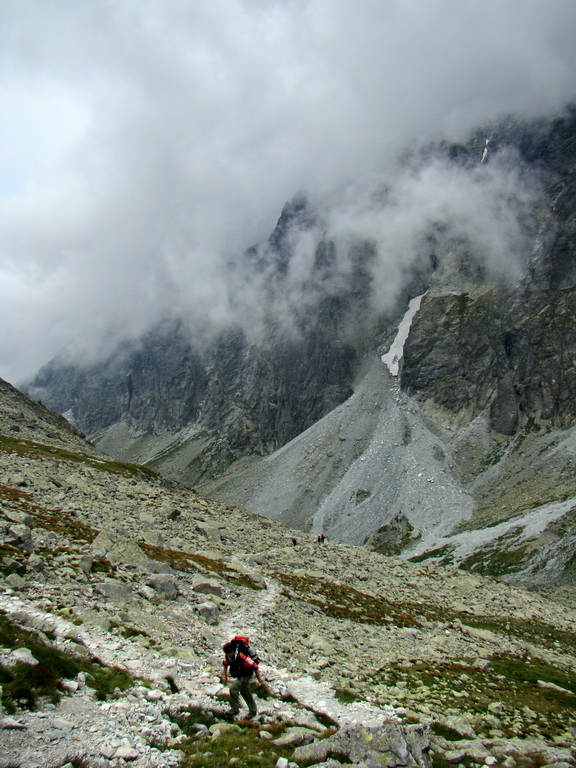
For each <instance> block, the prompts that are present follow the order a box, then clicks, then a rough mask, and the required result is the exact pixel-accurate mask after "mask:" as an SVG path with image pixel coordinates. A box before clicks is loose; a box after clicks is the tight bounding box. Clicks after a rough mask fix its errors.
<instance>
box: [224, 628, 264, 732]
mask: <svg viewBox="0 0 576 768" xmlns="http://www.w3.org/2000/svg"><path fill="white" fill-rule="evenodd" d="M223 651H224V654H225V656H224V661H223V664H224V672H223V673H222V682H223V683H224V685H226V684H227V683H228V674H230V676H231V677H232V678H234V679H233V680H231V681H230V686H229V689H230V711H231V714H232V715H234V716H236V715H237V714H238V713H239V712H240V696H242V698H243V699H244V701H245V702H246V704H247V706H248V716H249V717H250V718H254V717H256V715H257V714H258V709H257V707H256V701H255V700H254V696H253V695H252V692H251V691H250V680H251V679H252V675H254V674H255V675H256V679H257V680H258V682H259V683H260V685H264V680H263V679H262V675H261V674H260V671H259V669H258V664H259V661H260V659H259V658H258V654H257V653H256V651H254V650H253V649H252V648H251V647H250V641H249V639H248V638H247V637H241V636H240V635H236V637H233V638H232V640H231V641H230V642H229V643H226V644H225V645H224V646H223Z"/></svg>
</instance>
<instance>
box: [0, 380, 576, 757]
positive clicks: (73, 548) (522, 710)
mask: <svg viewBox="0 0 576 768" xmlns="http://www.w3.org/2000/svg"><path fill="white" fill-rule="evenodd" d="M366 395H369V393H366ZM344 407H345V406H344ZM350 407H353V405H351V406H350ZM0 477H1V478H2V479H1V481H0V675H1V678H0V679H1V680H2V689H1V692H0V695H1V699H0V734H1V741H2V759H3V760H4V761H6V764H11V765H14V764H19V765H22V766H30V767H31V766H36V767H37V768H55V766H59V767H60V766H64V765H68V766H69V765H75V764H76V765H88V766H98V768H104V767H106V768H111V767H112V766H114V767H115V768H116V767H117V766H121V765H125V764H130V765H133V766H135V768H151V767H152V766H158V768H160V767H161V766H164V767H165V768H168V767H170V766H174V767H176V766H180V768H186V766H192V765H203V766H210V765H214V766H216V765H221V764H226V765H228V764H230V761H231V760H236V759H237V758H236V757H232V758H231V757H230V755H236V754H237V755H241V757H240V761H241V763H242V764H244V765H259V766H262V768H272V766H278V767H279V766H288V764H290V765H291V766H294V767H295V768H296V766H301V768H304V767H305V766H311V765H316V766H318V768H329V767H330V766H334V765H338V764H347V765H360V766H376V765H389V766H391V765H395V766H418V768H442V767H443V766H445V765H446V764H447V763H455V762H456V761H459V762H461V763H464V764H466V765H470V766H480V765H492V766H496V765H498V766H502V768H514V765H518V766H525V767H526V768H537V766H539V767H541V766H548V765H550V766H552V765H554V766H558V765H565V766H571V765H575V764H576V752H575V750H574V744H575V735H576V717H575V714H574V713H575V712H576V706H575V704H576V611H575V610H574V605H573V603H572V604H570V594H569V592H567V591H564V592H562V591H557V593H556V599H551V598H550V597H546V596H545V595H544V594H539V593H536V592H528V591H525V590H523V589H521V588H518V587H511V586H508V585H506V584H504V583H502V582H499V581H497V580H495V579H493V578H484V577H481V576H476V575H471V574H467V573H464V572H462V571H459V570H457V569H453V568H449V569H446V568H442V567H438V566H436V565H430V564H413V563H408V562H405V561H402V560H399V559H397V558H392V557H385V556H383V555H381V554H378V553H376V552H372V551H369V550H368V549H366V548H356V547H353V546H349V545H343V544H337V543H334V542H332V541H330V540H328V541H327V542H325V544H323V545H321V544H318V543H316V541H315V538H314V537H313V536H310V535H307V534H302V533H299V532H295V531H293V530H290V529H287V528H284V527H283V526H281V525H280V524H278V523H275V522H273V521H270V520H267V519H265V518H262V517H258V516H255V515H252V514H250V513H249V512H246V511H244V510H242V509H240V508H238V507H232V506H227V505H224V504H221V503H217V502H211V501H208V500H206V499H204V498H202V497H201V496H199V495H197V494H196V493H194V492H191V491H190V490H187V489H184V488H182V487H178V486H176V485H175V484H173V483H168V482H167V481H165V480H163V479H162V478H161V477H159V476H158V475H155V474H154V473H152V472H151V471H150V470H148V469H146V468H142V467H138V466H134V465H128V464H123V463H120V462H114V461H111V460H109V459H107V458H106V457H105V456H101V455H98V454H97V452H95V450H94V448H93V446H91V445H89V444H87V443H85V442H84V441H82V440H81V438H79V436H78V435H77V434H76V433H74V432H73V430H71V429H70V428H69V427H68V426H67V425H66V424H65V422H63V420H62V419H61V418H60V417H57V416H56V415H55V414H51V413H50V412H48V411H47V410H46V409H45V408H43V407H42V406H39V405H38V404H36V403H34V402H32V401H31V400H29V399H28V398H26V397H24V396H22V395H20V394H19V393H18V392H17V391H15V390H14V389H13V388H11V387H10V386H9V385H6V384H5V383H4V382H2V381H0ZM292 536H296V537H297V539H298V541H297V544H296V546H293V545H292V544H291V537H292ZM234 634H243V635H249V637H250V638H251V642H252V644H253V646H254V647H255V648H256V649H257V650H258V653H259V655H260V656H261V659H262V663H261V671H262V673H263V675H264V678H265V680H266V688H256V691H255V693H256V698H257V702H258V707H259V717H258V719H257V720H255V721H249V720H244V719H241V720H238V721H236V722H232V721H231V718H230V717H228V716H227V714H226V710H227V703H226V699H227V696H226V692H225V690H224V688H223V686H222V684H221V683H220V681H219V671H220V669H221V646H222V643H223V642H224V641H226V640H228V639H229V638H230V637H231V636H232V635H234ZM236 764H240V763H238V762H236Z"/></svg>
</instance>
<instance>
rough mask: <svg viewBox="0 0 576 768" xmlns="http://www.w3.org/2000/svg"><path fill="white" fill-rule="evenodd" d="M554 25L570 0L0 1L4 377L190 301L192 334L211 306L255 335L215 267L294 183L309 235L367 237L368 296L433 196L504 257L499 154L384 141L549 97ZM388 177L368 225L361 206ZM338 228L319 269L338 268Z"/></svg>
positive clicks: (219, 325)
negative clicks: (452, 160)
mask: <svg viewBox="0 0 576 768" xmlns="http://www.w3.org/2000/svg"><path fill="white" fill-rule="evenodd" d="M575 40H576V10H575V8H574V4H573V3H572V2H571V0H550V2H548V3H547V4H546V6H543V5H542V4H541V3H540V2H537V1H534V2H532V1H529V2H526V0H506V2H505V3H501V2H499V1H498V0H488V2H487V3H486V2H485V3H476V4H474V3H466V4H465V5H462V3H460V2H459V1H458V0H449V2H446V0H413V1H412V2H410V3H398V2H397V3H384V4H382V3H380V2H376V1H374V0H367V2H365V3H363V5H362V8H361V9H359V8H358V7H357V4H355V3H352V2H350V0H343V1H342V2H337V3H333V2H330V1H329V0H295V1H294V0H290V2H287V1H286V0H275V1H274V2H271V3H268V2H261V0H216V2H213V3H211V4H210V5H209V6H204V4H196V3H195V4H189V3H187V2H184V0H176V1H175V2H174V3H170V4H169V5H167V4H166V3H163V2H162V1H161V0H149V2H147V3H146V4H145V5H143V4H142V3H140V2H138V1H137V0H127V2H125V3H122V4H121V5H120V6H117V5H115V4H110V3H107V4H106V6H105V8H104V9H103V8H102V5H101V3H99V2H94V0H87V2H85V3H83V4H82V6H81V7H80V6H78V4H77V3H75V2H73V0H46V1H45V2H44V1H43V2H40V3H39V2H37V0H24V1H23V2H22V3H8V5H6V7H2V8H0V43H1V45H0V48H1V49H2V51H3V55H2V57H1V58H0V89H1V92H2V96H3V104H4V114H3V121H2V142H0V195H1V197H0V322H1V324H2V326H3V327H6V328H9V329H10V332H9V333H6V334H4V335H3V336H2V338H0V361H1V363H2V375H3V376H4V377H5V378H7V379H9V380H10V381H11V382H12V383H14V384H16V385H20V384H21V383H22V382H24V381H25V380H27V379H29V378H31V377H32V376H33V375H34V374H35V373H36V372H37V370H38V369H39V368H40V367H41V365H43V364H44V363H45V362H46V361H47V360H49V359H51V358H52V357H54V356H55V355H56V354H60V353H61V351H62V350H67V351H68V356H69V357H70V359H73V360H75V361H79V360H82V361H83V362H87V363H90V362H96V361H101V360H104V359H105V358H106V357H107V356H108V355H109V354H112V352H113V351H114V350H115V348H116V346H117V345H118V344H119V343H121V342H123V341H128V342H134V341H136V340H137V339H139V338H140V337H141V336H142V335H143V334H145V333H146V332H148V331H150V330H152V329H153V328H155V327H156V326H157V324H158V323H159V322H161V321H163V320H165V319H166V317H169V318H170V317H176V318H180V317H182V316H186V317H188V318H189V319H190V320H191V321H192V324H193V327H194V329H195V330H194V333H195V335H197V334H198V333H199V331H198V330H197V329H198V327H199V326H200V325H201V324H205V326H206V328H207V329H208V330H209V331H210V330H214V329H215V330H216V332H218V331H221V330H224V329H225V328H227V327H228V326H229V325H230V324H231V323H232V324H234V323H239V324H241V326H242V328H243V330H244V332H248V333H251V332H253V333H255V334H257V333H261V332H262V323H261V320H262V317H261V315H262V310H263V309H264V310H265V307H264V303H263V300H262V296H261V293H260V291H259V290H258V289H259V287H261V286H260V285H259V282H260V281H258V280H255V276H254V274H253V271H250V270H248V273H247V275H245V276H246V277H247V280H246V281H242V279H241V277H242V273H243V269H242V265H237V264H236V261H237V258H238V257H239V256H240V255H241V254H242V253H244V252H245V250H246V249H248V248H250V247H251V246H252V245H254V244H258V243H264V242H265V241H266V240H267V238H268V237H269V235H270V233H271V232H272V230H273V228H274V225H275V222H276V221H277V219H278V216H279V214H280V211H281V210H282V207H283V205H284V204H285V202H286V201H287V200H291V199H292V197H293V196H294V194H295V193H296V192H297V191H298V190H304V192H305V193H306V195H307V197H308V204H309V207H310V209H311V211H312V212H313V215H314V216H315V217H316V220H317V227H318V231H316V230H315V229H314V228H313V230H312V231H311V232H308V235H307V237H308V238H310V239H313V240H314V242H316V241H319V239H320V238H321V235H322V233H323V231H324V229H327V230H330V232H331V235H332V236H334V234H335V233H336V232H337V231H338V232H339V234H340V235H341V237H342V238H343V239H348V240H350V238H355V237H357V236H359V237H360V238H361V239H363V238H366V237H367V236H369V237H371V238H374V239H375V240H376V241H378V243H379V245H378V248H379V249H381V248H382V243H383V242H385V243H386V252H385V253H384V252H383V251H381V253H380V255H379V259H378V264H379V265H380V266H379V268H380V271H381V274H382V275H384V276H385V281H380V288H379V290H378V292H377V293H376V294H375V298H377V301H378V303H377V305H376V307H375V309H380V308H381V307H382V306H387V303H388V301H389V299H390V298H391V297H393V296H394V294H395V291H396V289H397V287H398V285H399V284H400V283H401V282H402V273H403V271H404V269H406V268H409V265H410V264H411V263H412V261H413V259H414V256H415V253H416V252H420V250H421V240H420V238H421V233H422V230H423V229H424V230H425V229H426V223H427V221H428V220H434V219H441V220H445V219H446V215H445V210H444V209H445V208H456V209H457V218H458V219H459V220H460V222H463V221H466V220H473V221H474V222H475V228H476V235H478V234H479V233H481V234H482V236H483V239H484V241H485V245H486V241H487V240H488V232H490V231H491V232H493V233H494V241H493V242H492V243H491V245H490V247H489V249H488V248H487V250H490V253H491V258H492V259H493V260H497V259H501V257H502V255H503V253H504V254H506V253H507V252H508V251H510V250H511V249H510V248H509V247H508V245H507V242H508V240H509V239H510V238H512V240H514V232H513V231H511V230H510V225H511V224H512V229H513V221H512V222H511V221H509V220H508V221H507V220H506V217H504V218H502V219H500V217H499V216H498V208H499V207H501V206H498V203H497V197H498V194H500V195H503V196H504V197H507V194H508V193H507V186H508V187H509V186H510V184H512V185H513V186H514V187H515V186H516V180H515V179H514V173H513V172H510V173H508V174H506V173H505V172H504V171H503V169H502V166H500V169H501V170H500V173H499V174H496V175H497V178H494V177H492V173H493V171H492V169H491V167H490V166H487V165H486V166H484V170H485V171H486V173H485V174H483V178H480V176H482V174H477V175H476V177H474V178H473V177H472V176H465V177H464V176H463V175H462V174H461V173H458V172H456V171H455V169H454V166H451V170H450V171H447V169H446V167H445V166H444V165H443V164H440V165H439V164H438V163H432V164H431V165H430V166H429V167H425V168H424V169H422V170H421V171H415V173H410V172H409V171H408V170H407V168H406V167H404V166H402V167H398V165H397V162H396V161H397V157H398V155H399V154H400V153H402V152H405V151H406V149H407V148H411V149H412V151H413V148H414V147H422V145H424V146H426V145H429V144H430V143H433V142H434V143H438V142H441V141H442V140H446V141H448V142H450V143H457V142H465V141H467V137H468V136H469V135H470V132H471V131H473V130H475V129H476V127H477V126H479V125H484V124H489V123H493V122H497V121H500V120H502V119H503V116H506V115H509V114H510V115H523V116H524V117H526V118H534V117H537V116H539V115H550V114H553V113H555V112H556V111H558V110H560V109H562V107H563V105H564V104H565V103H567V102H568V101H570V100H571V99H573V98H574V94H575V93H576V79H575V76H574V65H573V62H574V55H575V50H574V48H575V46H574V41H575ZM489 136H490V132H488V133H486V134H484V133H483V134H482V135H481V136H480V137H479V143H478V147H477V148H475V156H474V159H476V153H477V156H478V159H479V158H480V157H481V156H482V153H483V150H484V142H485V139H486V138H487V137H489ZM494 173H495V171H494ZM440 189H441V193H440ZM511 193H512V194H515V192H514V190H512V192H511ZM386 194H388V195H389V197H390V203H391V205H390V206H389V207H388V209H387V210H388V211H389V212H390V216H389V217H388V220H386V219H385V218H383V217H382V216H381V215H380V212H379V209H380V206H379V205H377V204H376V205H375V198H376V199H382V196H384V195H386ZM495 216H496V221H495V220H494V217H495ZM332 219H333V220H332ZM322 227H323V228H324V229H322ZM384 231H385V232H386V238H383V237H382V234H383V232H384ZM465 234H466V235H467V236H472V235H473V234H474V233H473V232H472V231H471V229H470V227H467V231H466V233H465ZM503 238H504V243H503V240H502V239H503ZM299 241H300V249H301V253H300V257H299V258H294V259H292V261H291V264H292V267H291V270H290V272H291V274H290V276H289V279H288V281H287V282H286V283H285V288H286V293H282V292H279V293H278V294H277V295H276V296H275V300H276V302H277V303H278V306H277V307H276V311H277V313H278V314H279V313H280V311H281V310H282V311H283V314H284V315H287V314H288V315H291V309H292V305H293V303H294V301H295V299H296V294H297V292H298V289H299V282H300V281H301V278H302V277H304V279H305V275H306V274H307V273H308V272H309V261H310V259H312V258H313V252H314V248H313V247H310V243H308V244H307V243H306V236H305V235H304V233H303V234H302V236H301V237H300V236H299ZM348 245H349V243H345V244H343V245H342V246H341V247H340V246H339V252H338V256H339V268H340V271H339V272H338V273H337V276H340V275H343V276H344V277H345V276H346V275H347V274H348V272H349V271H350V269H351V265H350V264H347V263H346V262H347V260H348V256H347V254H350V248H349V247H348ZM515 250H517V249H515ZM340 257H341V258H340ZM504 261H505V262H506V263H509V262H510V259H508V258H505V259H504ZM499 263H500V265H501V264H502V263H503V262H502V260H500V262H499ZM231 264H232V265H233V267H234V268H232V269H231V268H230V265H231ZM238 269H239V270H240V274H238ZM262 277H263V278H264V277H265V276H264V275H263V276H262ZM291 278H294V279H293V280H292V279H291ZM264 282H265V280H264ZM384 283H385V285H386V286H387V288H386V290H385V289H384ZM332 289H333V290H336V291H337V289H338V288H337V285H334V284H333V285H332ZM309 298H310V297H309V296H308V299H309Z"/></svg>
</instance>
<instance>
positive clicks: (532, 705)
mask: <svg viewBox="0 0 576 768" xmlns="http://www.w3.org/2000/svg"><path fill="white" fill-rule="evenodd" d="M370 680H371V682H372V683H376V684H379V685H384V686H388V687H393V686H398V684H399V683H401V684H402V686H403V690H405V691H406V693H407V697H408V698H410V697H411V696H413V695H414V694H418V693H420V692H421V691H425V693H426V701H427V703H429V704H431V703H432V702H433V704H431V705H432V707H433V709H434V710H435V711H436V712H440V713H441V712H444V711H445V710H446V709H449V708H450V707H453V706H454V705H455V703H456V702H457V701H460V702H462V706H463V707H465V709H466V711H467V712H468V713H470V714H472V715H475V716H476V718H477V720H478V722H482V718H483V717H484V716H485V715H486V714H487V713H489V710H488V707H489V706H490V704H492V703H496V702H497V703H499V704H501V705H502V707H503V710H502V713H499V714H498V715H497V717H498V719H499V720H500V721H501V722H502V730H503V731H504V732H505V734H506V736H507V737H508V738H513V737H514V736H516V735H518V734H517V732H516V731H517V729H518V723H521V724H522V726H521V728H522V730H523V733H521V734H520V735H522V736H529V735H530V727H531V726H537V728H538V729H539V731H540V733H542V735H543V736H544V737H545V738H547V739H554V738H555V737H556V736H560V735H562V734H564V733H566V732H567V731H569V730H570V729H571V728H574V727H576V674H575V673H573V672H570V671H567V670H561V669H558V668H557V667H555V666H553V665H551V664H548V663H547V662H545V661H543V660H542V659H539V658H537V657H533V656H529V655H527V654H526V655H524V656H514V655H512V654H507V653H499V654H496V655H494V656H493V657H492V658H491V659H490V666H489V667H488V668H487V669H482V668H480V667H475V666H474V665H473V663H472V661H471V660H466V659H461V660H455V661H446V662H440V661H438V662H432V661H422V660H417V661H412V662H411V663H410V664H406V663H405V662H398V663H395V664H390V665H388V666H387V667H384V668H382V669H381V670H380V671H379V672H377V673H376V674H375V675H374V676H372V677H371V678H370ZM542 683H544V684H546V685H542ZM402 686H401V689H402ZM455 692H458V693H459V694H465V695H463V696H461V698H459V699H457V698H456V697H455ZM382 696H383V703H384V702H385V703H390V699H392V700H393V699H394V698H395V696H396V693H395V691H391V692H390V694H387V693H385V692H384V693H383V694H382ZM530 713H533V714H530ZM447 727H448V726H445V725H443V724H441V723H440V724H435V727H434V731H435V733H437V734H439V735H442V736H444V738H446V739H448V740H458V739H459V738H461V737H459V736H458V735H457V734H456V732H453V733H452V730H453V729H449V730H450V732H451V733H450V734H448V733H444V732H443V731H444V730H445V729H446V728H447ZM490 727H492V726H491V725H490V723H489V722H486V725H485V729H486V730H487V731H488V730H489V728H490Z"/></svg>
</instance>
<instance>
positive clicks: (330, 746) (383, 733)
mask: <svg viewBox="0 0 576 768" xmlns="http://www.w3.org/2000/svg"><path fill="white" fill-rule="evenodd" d="M430 744H431V731H430V729H429V728H428V727H426V726H422V725H416V726H401V725H396V724H395V723H385V724H384V725H382V726H380V727H371V728H365V727H363V726H360V725H350V726H346V727H344V728H342V729H340V730H339V731H338V732H337V733H335V734H333V735H332V736H329V737H328V738H327V739H322V740H320V741H317V742H314V743H312V744H306V745H304V746H301V747H297V748H296V749H295V750H294V760H295V761H296V762H297V763H299V762H304V761H307V762H316V763H320V762H324V761H326V760H328V759H329V758H330V757H333V758H336V759H338V760H342V759H343V758H344V761H345V762H348V763H353V764H361V765H363V766H365V768H381V766H383V765H387V766H418V768H431V766H432V761H431V758H430V756H429V754H428V753H429V751H430Z"/></svg>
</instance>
